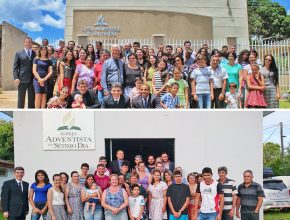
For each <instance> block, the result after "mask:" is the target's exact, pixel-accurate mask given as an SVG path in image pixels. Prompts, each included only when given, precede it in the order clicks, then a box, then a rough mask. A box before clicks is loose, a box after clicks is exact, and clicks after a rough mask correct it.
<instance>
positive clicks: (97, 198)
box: [85, 183, 101, 215]
mask: <svg viewBox="0 0 290 220" xmlns="http://www.w3.org/2000/svg"><path fill="white" fill-rule="evenodd" d="M94 193H96V194H97V195H96V196H94V197H91V198H90V199H89V200H88V201H87V202H86V204H85V207H86V212H88V211H89V209H90V206H92V215H93V214H94V212H95V209H96V206H97V203H98V202H99V201H100V197H101V196H100V193H99V189H98V188H97V184H95V183H93V185H92V187H91V189H86V197H87V196H90V195H92V194H94Z"/></svg>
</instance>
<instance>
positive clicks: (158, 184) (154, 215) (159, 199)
mask: <svg viewBox="0 0 290 220" xmlns="http://www.w3.org/2000/svg"><path fill="white" fill-rule="evenodd" d="M166 190H167V185H166V183H165V182H163V181H161V172H160V171H159V170H155V171H154V173H153V180H152V184H150V185H149V187H148V191H149V218H150V219H151V220H162V219H167V214H166V203H167V199H166Z"/></svg>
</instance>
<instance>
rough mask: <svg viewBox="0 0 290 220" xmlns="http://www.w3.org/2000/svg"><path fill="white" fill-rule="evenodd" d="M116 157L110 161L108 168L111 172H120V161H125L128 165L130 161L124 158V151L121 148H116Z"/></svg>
mask: <svg viewBox="0 0 290 220" xmlns="http://www.w3.org/2000/svg"><path fill="white" fill-rule="evenodd" d="M116 157H117V159H116V160H113V161H111V163H110V169H111V171H112V173H114V174H119V173H120V172H121V166H122V163H123V162H125V163H127V164H128V166H129V167H130V162H129V161H127V160H124V157H125V155H124V151H122V150H117V152H116Z"/></svg>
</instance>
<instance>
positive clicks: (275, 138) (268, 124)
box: [263, 111, 290, 147]
mask: <svg viewBox="0 0 290 220" xmlns="http://www.w3.org/2000/svg"><path fill="white" fill-rule="evenodd" d="M289 115H290V112H289V111H276V112H274V113H272V114H270V115H268V116H266V117H264V118H263V142H274V143H278V144H280V143H281V142H280V126H278V124H279V123H280V122H282V123H283V134H284V136H286V137H284V146H285V147H287V146H288V145H289V144H290V117H289Z"/></svg>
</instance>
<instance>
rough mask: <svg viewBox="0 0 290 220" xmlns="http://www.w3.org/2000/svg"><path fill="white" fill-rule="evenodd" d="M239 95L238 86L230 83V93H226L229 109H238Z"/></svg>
mask: <svg viewBox="0 0 290 220" xmlns="http://www.w3.org/2000/svg"><path fill="white" fill-rule="evenodd" d="M238 96H239V95H238V93H237V84H236V83H230V91H229V92H226V99H225V103H226V104H227V108H229V109H230V108H231V109H235V108H238V103H239V97H238Z"/></svg>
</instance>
